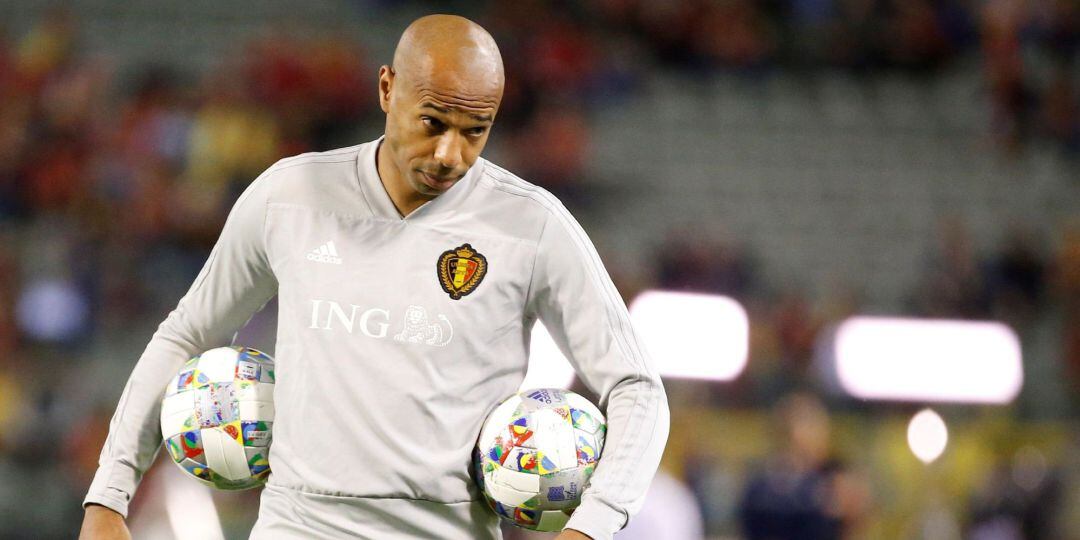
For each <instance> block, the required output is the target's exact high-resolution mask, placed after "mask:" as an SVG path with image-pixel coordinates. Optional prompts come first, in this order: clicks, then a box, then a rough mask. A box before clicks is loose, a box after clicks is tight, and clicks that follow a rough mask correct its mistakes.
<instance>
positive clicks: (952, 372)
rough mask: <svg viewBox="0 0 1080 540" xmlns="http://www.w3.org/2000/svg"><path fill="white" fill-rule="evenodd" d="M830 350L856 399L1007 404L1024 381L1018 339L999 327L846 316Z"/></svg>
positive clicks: (845, 386) (843, 381)
mask: <svg viewBox="0 0 1080 540" xmlns="http://www.w3.org/2000/svg"><path fill="white" fill-rule="evenodd" d="M832 345H833V347H832V349H833V350H832V361H833V362H834V367H835V370H836V375H837V377H838V379H839V382H840V385H841V387H843V389H844V390H845V391H846V392H848V393H849V394H851V395H852V396H855V397H858V398H862V399H880V400H896V401H921V402H953V403H1008V402H1010V401H1012V400H1013V399H1014V398H1016V395H1017V394H1018V393H1019V392H1020V386H1021V385H1022V383H1023V378H1024V374H1023V366H1022V362H1021V355H1020V340H1019V339H1018V338H1017V337H1016V334H1015V333H1014V332H1013V331H1012V329H1010V328H1009V327H1008V326H1006V325H1004V324H1002V323H998V322H976V321H955V320H930V319H898V318H884V317H861V316H860V317H852V318H850V319H848V320H846V321H844V322H843V323H842V324H841V325H840V326H839V327H838V329H837V331H836V334H835V336H834V341H833V343H832Z"/></svg>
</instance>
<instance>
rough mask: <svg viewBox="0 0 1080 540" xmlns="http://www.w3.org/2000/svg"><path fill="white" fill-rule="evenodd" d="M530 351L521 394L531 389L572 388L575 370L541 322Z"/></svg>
mask: <svg viewBox="0 0 1080 540" xmlns="http://www.w3.org/2000/svg"><path fill="white" fill-rule="evenodd" d="M529 350H530V352H529V370H528V371H527V372H526V373H525V380H524V381H521V386H520V387H519V388H518V391H519V392H520V391H522V390H529V389H531V388H570V384H571V383H573V382H574V368H573V367H571V366H570V362H569V361H568V360H567V359H566V357H565V356H563V354H562V351H560V350H559V346H558V345H556V344H555V341H554V340H552V339H551V334H549V333H548V330H547V328H545V327H544V324H543V323H541V322H540V321H537V322H536V325H535V326H533V330H532V344H531V345H530V346H529Z"/></svg>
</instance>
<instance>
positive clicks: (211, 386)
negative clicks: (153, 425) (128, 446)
mask: <svg viewBox="0 0 1080 540" xmlns="http://www.w3.org/2000/svg"><path fill="white" fill-rule="evenodd" d="M273 393H274V363H273V359H272V358H270V357H269V356H267V355H266V354H264V353H262V352H259V351H256V350H254V349H248V348H243V347H221V348H218V349H213V350H210V351H207V352H205V353H203V354H201V355H199V356H196V357H194V358H192V359H190V360H189V361H187V362H186V363H185V364H184V365H183V366H182V367H181V368H180V370H179V372H178V373H177V375H176V377H174V378H173V379H172V380H171V381H170V382H169V384H168V385H167V386H166V388H165V395H164V397H163V399H162V404H161V430H162V436H163V437H164V445H165V448H166V450H167V451H168V453H169V457H171V458H172V460H173V462H175V463H176V464H177V465H178V466H180V468H181V469H183V470H184V471H185V472H187V473H188V474H190V475H191V476H192V477H193V478H195V479H196V480H199V481H200V482H202V483H204V484H207V485H210V486H212V487H215V488H218V489H229V490H235V489H248V488H252V487H257V486H260V485H262V484H263V483H265V481H266V478H267V477H268V476H269V473H270V468H269V466H270V464H269V461H268V457H269V447H270V444H271V442H272V428H273V420H274V404H273Z"/></svg>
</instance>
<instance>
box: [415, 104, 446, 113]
mask: <svg viewBox="0 0 1080 540" xmlns="http://www.w3.org/2000/svg"><path fill="white" fill-rule="evenodd" d="M420 108H422V109H423V108H428V109H435V110H436V111H439V112H441V113H443V114H450V109H447V108H446V107H440V106H438V105H436V104H434V103H431V102H430V101H425V102H423V103H421V104H420Z"/></svg>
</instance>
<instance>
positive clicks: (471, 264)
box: [435, 244, 487, 300]
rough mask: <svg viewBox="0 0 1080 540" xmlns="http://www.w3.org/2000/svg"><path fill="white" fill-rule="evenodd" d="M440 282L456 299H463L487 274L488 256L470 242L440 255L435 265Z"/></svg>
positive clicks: (451, 296)
mask: <svg viewBox="0 0 1080 540" xmlns="http://www.w3.org/2000/svg"><path fill="white" fill-rule="evenodd" d="M435 270H436V272H438V274H439V283H441V284H442V288H443V290H444V291H446V293H447V294H449V295H450V298H453V299H454V300H461V297H462V296H465V295H467V294H469V293H471V292H473V291H475V290H476V287H477V286H479V285H480V282H481V281H483V280H484V276H485V275H487V258H485V257H484V256H483V255H481V254H480V253H478V252H477V251H476V250H475V249H473V247H472V246H470V245H469V244H463V245H461V246H460V247H456V248H454V249H451V250H449V251H444V252H443V254H442V255H440V256H439V262H438V263H436V265H435Z"/></svg>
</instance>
